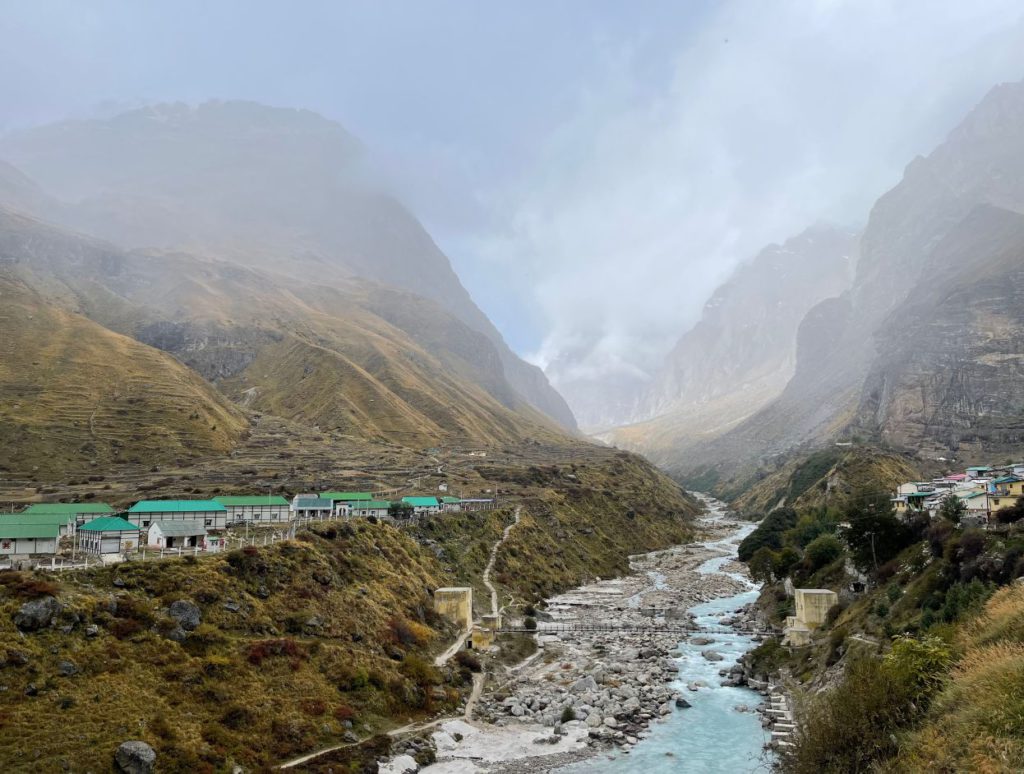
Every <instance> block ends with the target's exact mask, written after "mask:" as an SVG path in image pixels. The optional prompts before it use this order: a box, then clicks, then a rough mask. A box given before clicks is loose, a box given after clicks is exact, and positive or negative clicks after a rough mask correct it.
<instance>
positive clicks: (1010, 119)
mask: <svg viewBox="0 0 1024 774" xmlns="http://www.w3.org/2000/svg"><path fill="white" fill-rule="evenodd" d="M992 207H994V208H999V210H1002V211H1003V212H1002V214H999V213H997V212H995V211H993V210H991V209H989V210H985V209H984V208H992ZM979 208H982V210H979ZM1022 211H1024V83H1016V84H1007V85H1002V86H999V87H996V88H995V89H993V90H992V91H991V92H990V93H989V94H988V95H987V96H986V97H985V99H983V100H982V102H981V103H980V104H979V105H978V106H977V107H976V108H975V109H974V110H973V111H972V112H971V113H970V115H969V116H968V117H967V118H966V119H965V120H964V121H963V123H962V124H961V125H960V126H959V127H958V128H957V129H955V130H954V131H953V132H951V133H950V135H949V137H948V138H947V140H946V141H945V142H944V143H943V144H942V145H941V146H939V147H938V148H937V149H936V150H935V151H934V152H933V153H931V154H930V155H929V156H928V157H927V158H918V159H916V160H915V161H913V162H912V163H911V164H910V165H909V166H908V167H907V170H906V173H905V175H904V178H903V180H902V181H901V182H900V183H899V185H897V186H896V187H895V188H893V189H892V190H891V191H889V192H888V193H886V194H885V195H884V196H882V197H881V198H880V199H879V200H878V202H877V203H876V204H875V206H874V208H873V209H872V212H871V217H870V219H869V222H868V225H867V228H866V229H865V232H864V235H863V237H862V239H861V245H860V258H859V261H858V265H857V272H856V277H855V279H854V283H853V286H852V288H851V291H850V293H849V294H848V296H847V297H846V298H844V299H843V300H842V301H840V302H838V303H833V302H826V303H824V304H821V305H819V306H818V307H816V308H815V309H814V310H812V311H811V312H810V313H809V314H808V317H807V319H805V320H804V322H803V323H802V325H801V329H800V330H801V334H800V338H801V340H802V341H803V342H804V344H803V345H801V346H800V347H799V350H800V351H799V354H798V358H797V366H796V371H795V373H794V376H793V378H792V379H791V381H790V383H789V384H788V385H787V386H786V389H785V390H784V391H783V392H782V394H781V395H780V396H779V398H777V399H776V400H775V401H773V402H772V403H771V404H769V405H768V406H766V407H765V408H764V409H762V410H761V411H759V412H758V413H757V414H755V415H754V416H752V417H750V418H749V419H747V420H745V421H744V422H742V423H741V424H739V425H738V426H737V427H736V428H735V429H733V430H731V431H730V432H729V433H727V434H726V435H725V436H723V437H722V438H720V439H716V440H713V441H708V442H705V443H702V444H698V445H697V446H696V447H693V448H692V449H688V450H683V452H682V453H681V454H679V455H676V457H675V458H674V459H673V464H674V466H675V468H676V469H677V470H690V471H692V470H694V469H695V468H698V467H702V466H706V465H708V464H710V465H711V466H714V467H719V468H725V467H736V466H742V465H745V464H751V463H752V462H753V461H754V460H756V459H757V458H758V457H763V456H764V455H767V454H772V453H775V452H782V451H786V450H787V449H791V448H793V447H794V446H797V445H799V444H802V443H820V442H822V441H825V440H827V439H829V438H832V437H835V436H837V435H846V434H851V433H857V434H867V435H869V436H872V437H876V436H877V437H880V438H882V439H885V440H888V441H891V442H893V443H906V444H908V445H911V446H915V445H917V444H923V445H925V446H927V447H929V449H927V450H925V451H928V450H931V451H938V450H940V449H941V450H944V451H945V452H947V453H953V454H955V453H956V452H957V451H958V450H959V449H960V447H961V445H963V448H964V452H965V453H972V452H973V451H979V450H980V449H982V448H985V447H987V445H988V444H994V445H995V446H1000V445H1002V444H1004V443H1010V442H1012V441H1011V440H1010V439H1013V438H1016V437H1019V436H1018V430H1017V427H1018V421H1017V420H1016V419H1015V418H1014V417H1015V416H1020V415H1021V414H1022V413H1024V404H1022V399H1024V388H1021V387H1019V386H1017V384H1019V382H1018V381H1017V380H1016V378H1015V375H1016V371H1015V369H1016V368H1017V362H1018V353H1019V352H1020V345H1019V339H1018V338H1017V333H1016V330H1017V329H1016V325H1017V323H1016V318H1017V313H1016V311H1015V305H1017V306H1019V297H1018V296H1017V295H1016V290H1015V282H1016V279H1015V276H1016V275H1015V273H1014V269H1013V266H1014V265H1015V261H1016V263H1019V253H1015V250H1016V248H1015V247H1014V245H1015V244H1016V240H1017V237H1016V235H1015V229H1016V226H1015V225H1014V224H1013V220H1014V218H1013V217H1012V213H1016V212H1022ZM1015 255H1016V257H1014V256H1015ZM968 265H969V266H971V267H973V268H972V270H971V271H970V272H966V271H965V270H964V267H965V266H968ZM915 347H917V348H916V349H915ZM997 364H998V365H997ZM1015 382H1016V384H1015ZM986 390H995V391H996V394H997V395H999V396H1001V397H998V398H989V397H983V396H982V392H983V391H986ZM996 404H998V406H997V405H996Z"/></svg>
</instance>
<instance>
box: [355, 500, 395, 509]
mask: <svg viewBox="0 0 1024 774" xmlns="http://www.w3.org/2000/svg"><path fill="white" fill-rule="evenodd" d="M355 507H356V508H370V509H374V510H379V509H381V508H384V509H387V508H390V507H391V502H390V501H389V500H362V501H360V502H358V503H356V506H355Z"/></svg>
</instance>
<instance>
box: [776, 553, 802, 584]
mask: <svg viewBox="0 0 1024 774" xmlns="http://www.w3.org/2000/svg"><path fill="white" fill-rule="evenodd" d="M798 564H800V552H799V551H797V550H796V549H795V548H793V546H783V548H782V550H781V551H779V552H778V553H776V554H775V577H777V578H785V577H786V576H787V575H789V574H790V573H791V572H792V570H793V568H794V567H796V566H797V565H798Z"/></svg>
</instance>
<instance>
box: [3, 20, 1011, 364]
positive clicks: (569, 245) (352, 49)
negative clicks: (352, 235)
mask: <svg viewBox="0 0 1024 774" xmlns="http://www.w3.org/2000/svg"><path fill="white" fill-rule="evenodd" d="M1022 13H1024V10H1022V9H1021V6H1020V4H1019V2H1014V1H1012V0H975V2H971V3H962V2H924V1H923V0H906V1H898V0H893V2H881V1H880V0H875V1H873V0H850V2H839V1H838V0H835V1H828V0H817V1H812V0H773V2H770V3H762V2H755V1H754V0H750V1H749V2H710V1H708V2H678V1H677V0H668V1H666V2H637V3H621V2H592V1H587V0H576V1H574V2H560V3H548V2H542V1H541V0H536V1H535V2H521V3H469V2H441V1H436V2H435V1H433V0H431V1H430V2H404V3H398V2H376V1H375V2H372V3H363V2H352V3H333V2H321V3H314V2H304V3H298V4H293V3H287V4H286V3H267V2H262V3H261V2H216V3H206V2H193V1H191V0H189V1H186V2H181V1H179V2H174V3H170V2H167V3H161V4H157V3H134V2H93V3H89V4H85V3H78V2H72V1H69V2H63V3H58V2H46V1H45V0H41V1H34V2H32V3H23V2H15V1H13V0H11V1H7V0H0V36H2V39H3V40H4V45H3V46H2V47H0V99H2V103H0V104H2V105H3V109H2V110H0V131H4V130H10V129H15V128H19V127H22V126H27V125H32V124H36V123H43V122H48V121H52V120H58V119H61V118H65V117H68V116H89V115H96V114H98V113H102V112H113V111H114V110H117V109H120V108H126V107H132V106H137V105H139V104H143V103H146V102H154V101H168V100H184V101H189V102H200V101H203V100H205V99H209V98H244V99H254V100H258V101H262V102H266V103H268V104H273V105H280V106H291V107H305V108H310V109H313V110H316V111H318V112H321V113H323V114H324V115H326V116H327V117H329V118H332V119H335V120H337V121H339V122H341V123H342V124H343V125H345V126H346V128H348V129H349V130H350V131H352V132H353V133H354V134H356V135H358V136H359V137H360V138H361V139H362V140H363V141H364V142H365V143H366V145H367V146H369V148H370V149H371V151H372V152H373V153H374V155H375V156H376V158H377V159H378V161H379V163H380V164H381V165H382V167H383V168H384V169H385V170H386V172H387V175H388V177H389V178H390V180H391V181H392V183H393V185H394V186H395V187H396V188H397V189H398V190H399V191H400V194H401V196H402V197H403V198H404V199H405V200H406V201H407V202H408V203H409V205H410V207H411V208H412V209H413V211H414V212H416V214H418V215H419V216H420V218H421V219H422V220H423V221H424V222H425V224H426V225H427V227H428V229H429V230H430V231H431V233H432V234H433V235H434V236H435V238H436V239H437V240H438V242H439V243H440V245H441V247H442V248H443V249H444V250H445V251H446V252H447V253H448V254H449V256H450V257H451V258H452V260H453V262H454V264H455V267H456V270H457V271H458V272H459V274H460V276H461V277H462V278H463V281H464V283H465V284H466V285H467V287H468V288H469V290H470V292H471V293H472V294H473V296H474V298H475V299H476V300H477V301H478V303H479V304H480V305H481V306H482V307H483V309H484V311H485V312H487V313H488V314H489V315H490V316H491V318H492V319H493V320H494V321H495V323H496V324H497V325H498V327H499V328H500V329H501V330H502V332H503V333H504V334H505V335H506V337H507V338H508V340H509V342H510V344H511V345H512V346H513V348H515V349H516V350H517V351H519V352H520V353H521V354H524V355H527V356H529V357H531V358H532V359H533V360H535V361H536V362H540V363H541V364H544V363H546V362H548V361H550V360H551V359H553V358H554V357H557V356H558V354H559V353H562V352H565V351H567V350H571V351H572V352H573V353H575V355H576V363H575V365H574V370H575V372H576V373H578V374H582V375H591V376H601V375H604V374H608V373H615V372H617V371H625V372H648V371H650V370H651V369H652V368H653V367H655V365H656V364H657V362H658V360H659V358H660V356H661V355H662V354H663V353H664V352H665V351H666V350H667V349H668V348H669V347H670V346H671V345H672V343H673V342H674V341H675V339H676V338H678V336H679V335H680V334H681V333H682V332H683V331H684V330H685V328H686V327H687V326H688V325H690V324H692V323H693V321H694V320H695V319H696V317H697V316H698V315H699V312H700V308H701V306H702V305H703V303H704V301H705V300H706V299H707V297H708V296H709V294H710V293H711V291H712V290H713V289H714V287H715V286H716V285H717V284H718V283H720V282H721V281H722V280H723V279H724V278H726V277H727V276H728V274H729V272H730V271H731V270H732V269H733V268H734V267H735V266H736V264H737V263H738V262H739V261H741V260H743V259H745V258H748V257H750V256H752V255H753V253H755V252H756V251H757V250H758V249H759V248H760V247H762V246H763V245H764V244H766V243H768V242H770V241H782V240H784V239H785V238H787V237H788V236H791V235H792V234H794V233H796V232H798V231H800V230H802V229H803V228H804V227H806V226H807V225H810V224H811V223H813V222H815V221H818V220H822V219H825V220H831V221H834V222H838V223H841V224H844V225H858V224H860V223H862V222H863V220H864V219H865V218H866V215H867V210H868V208H869V206H870V204H871V202H872V201H873V200H874V199H875V198H876V197H877V196H878V195H879V194H880V193H882V192H883V191H884V190H885V189H886V188H887V187H889V186H891V185H892V184H894V183H895V182H896V181H897V180H898V179H899V175H900V173H901V170H902V168H903V166H904V165H905V164H906V163H907V162H908V161H910V159H911V158H913V156H914V155H915V154H918V153H927V152H928V151H929V150H930V149H931V148H932V147H933V146H934V145H935V144H936V143H937V142H939V141H940V140H941V138H942V137H943V136H944V135H945V133H946V132H947V131H948V130H949V129H950V128H952V126H953V125H954V124H955V123H956V122H957V121H958V120H959V118H960V117H961V116H962V115H963V114H964V113H965V112H966V111H967V110H968V109H969V108H970V107H971V106H972V105H973V104H974V103H975V102H977V100H978V99H980V98H981V96H983V95H984V93H985V92H986V91H987V90H988V89H989V88H990V87H991V86H992V85H994V84H995V83H997V82H1000V81H1006V80H1019V79H1020V78H1022V77H1024V22H1022V20H1021V16H1022Z"/></svg>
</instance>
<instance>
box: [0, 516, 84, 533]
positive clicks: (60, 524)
mask: <svg viewBox="0 0 1024 774" xmlns="http://www.w3.org/2000/svg"><path fill="white" fill-rule="evenodd" d="M0 521H2V523H4V524H25V525H30V524H34V525H43V524H49V525H56V527H57V528H58V530H59V536H60V537H63V536H64V535H73V534H75V529H76V528H77V522H76V521H75V516H74V514H71V513H29V512H28V511H22V512H21V513H9V514H4V515H2V516H0Z"/></svg>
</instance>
